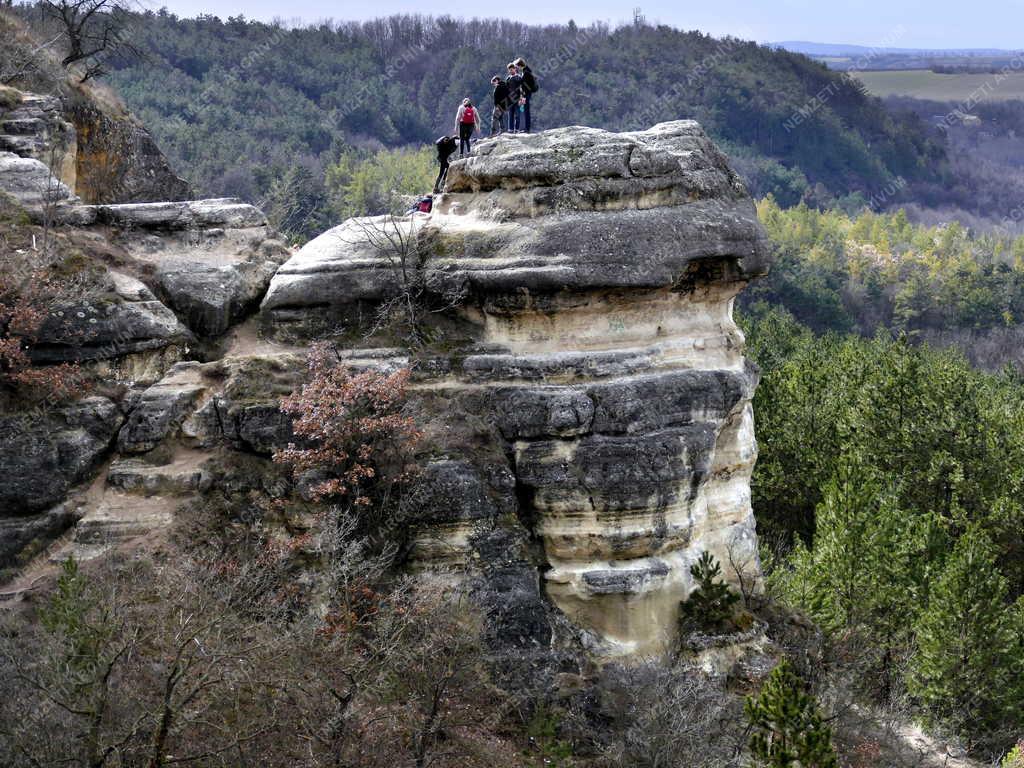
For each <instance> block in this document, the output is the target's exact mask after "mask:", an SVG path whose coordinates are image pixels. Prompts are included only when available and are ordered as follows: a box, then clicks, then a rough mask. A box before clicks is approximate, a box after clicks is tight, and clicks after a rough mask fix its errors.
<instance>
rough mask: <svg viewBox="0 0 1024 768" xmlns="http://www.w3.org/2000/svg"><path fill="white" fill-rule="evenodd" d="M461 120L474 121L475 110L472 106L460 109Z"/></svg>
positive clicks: (465, 121)
mask: <svg viewBox="0 0 1024 768" xmlns="http://www.w3.org/2000/svg"><path fill="white" fill-rule="evenodd" d="M462 122H464V123H475V122H476V112H475V111H473V108H472V107H466V108H465V109H464V110H462Z"/></svg>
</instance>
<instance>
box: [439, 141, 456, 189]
mask: <svg viewBox="0 0 1024 768" xmlns="http://www.w3.org/2000/svg"><path fill="white" fill-rule="evenodd" d="M434 143H435V144H436V146H437V162H439V163H440V164H441V170H439V171H438V172H437V179H436V180H435V181H434V194H435V195H436V194H437V193H438V192H440V191H441V185H442V184H444V180H445V179H446V178H448V163H449V162H450V160H451V156H452V155H453V154H455V137H454V136H442V137H441V138H440V139H438V140H437V141H436V142H434Z"/></svg>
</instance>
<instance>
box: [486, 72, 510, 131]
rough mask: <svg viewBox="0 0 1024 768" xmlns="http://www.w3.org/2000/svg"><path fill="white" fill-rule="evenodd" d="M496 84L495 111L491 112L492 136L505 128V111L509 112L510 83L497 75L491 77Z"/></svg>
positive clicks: (492, 83)
mask: <svg viewBox="0 0 1024 768" xmlns="http://www.w3.org/2000/svg"><path fill="white" fill-rule="evenodd" d="M491 85H492V86H494V111H492V112H491V133H490V135H491V136H495V135H497V134H500V133H501V132H502V131H503V130H504V129H505V113H506V112H508V109H509V103H508V85H506V84H505V83H504V82H502V80H501V78H500V77H498V76H497V75H495V76H494V77H492V78H491Z"/></svg>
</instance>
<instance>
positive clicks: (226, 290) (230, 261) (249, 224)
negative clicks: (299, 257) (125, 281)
mask: <svg viewBox="0 0 1024 768" xmlns="http://www.w3.org/2000/svg"><path fill="white" fill-rule="evenodd" d="M91 210H93V211H94V212H95V216H96V219H97V221H99V222H101V223H103V224H106V225H108V226H110V227H112V228H113V231H114V234H113V240H114V242H115V243H116V244H117V245H118V246H120V247H121V248H123V249H124V250H125V251H127V252H128V253H129V254H130V255H131V256H133V257H134V258H135V259H137V260H138V261H139V262H140V263H142V264H143V265H145V266H146V267H147V268H149V269H151V270H152V273H153V281H154V284H155V287H156V289H157V292H158V293H159V296H160V298H161V299H162V300H163V301H164V302H165V303H166V304H167V305H168V306H169V307H171V308H172V309H173V310H174V311H175V313H177V315H178V316H179V317H180V318H181V319H182V320H183V321H184V322H185V324H186V325H187V326H188V327H189V328H190V329H191V330H192V331H193V332H194V333H195V334H196V335H198V336H202V337H214V336H220V335H221V334H223V333H224V332H225V331H226V330H227V329H228V328H229V327H230V326H231V325H232V324H233V323H235V322H237V321H238V320H240V319H241V318H242V317H244V316H245V315H246V314H248V313H249V312H250V311H252V310H254V309H255V308H256V307H257V306H258V305H259V302H260V299H261V298H262V297H263V294H264V292H265V291H266V288H267V285H268V284H269V283H270V279H271V277H273V275H274V273H275V272H276V271H277V268H278V266H279V265H280V264H281V263H282V262H283V261H284V260H285V259H286V258H287V257H288V254H289V251H288V249H287V248H286V247H285V246H284V244H283V243H281V242H280V241H279V240H277V239H276V233H275V232H274V231H273V230H272V229H271V228H270V226H269V225H268V223H267V219H266V216H264V215H263V213H262V212H261V211H259V210H258V209H257V208H254V207H253V206H251V205H247V204H245V203H240V202H238V201H237V200H234V199H230V198H228V199H216V200H194V201H189V202H167V203H139V204H126V205H102V206H95V207H94V208H92V209H91Z"/></svg>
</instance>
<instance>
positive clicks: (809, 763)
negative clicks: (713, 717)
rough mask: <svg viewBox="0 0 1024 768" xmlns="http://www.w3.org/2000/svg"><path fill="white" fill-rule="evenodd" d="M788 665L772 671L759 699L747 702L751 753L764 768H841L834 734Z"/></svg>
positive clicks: (785, 663) (750, 698) (749, 699)
mask: <svg viewBox="0 0 1024 768" xmlns="http://www.w3.org/2000/svg"><path fill="white" fill-rule="evenodd" d="M805 688H806V686H805V684H804V681H803V680H801V679H800V677H799V676H798V675H797V674H796V673H795V672H794V671H793V669H792V667H791V666H790V664H789V661H788V660H786V659H783V660H782V662H781V663H780V664H779V665H778V666H777V667H776V668H775V669H774V670H772V673H771V675H769V676H768V679H767V680H766V681H765V683H764V686H763V687H762V688H761V693H760V694H759V695H758V696H751V697H749V698H748V699H747V701H746V711H747V719H748V720H749V721H750V725H751V726H753V728H754V733H753V734H752V735H751V737H750V751H751V753H752V754H753V756H754V758H755V759H756V760H757V761H758V764H759V765H762V766H765V768H838V765H839V763H838V760H837V758H836V752H835V749H834V748H833V747H832V731H831V729H829V727H828V726H827V725H825V723H824V722H823V721H822V718H821V715H820V714H819V712H818V707H817V704H816V703H815V701H814V697H812V696H811V695H810V694H809V693H807V691H806V690H805Z"/></svg>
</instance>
